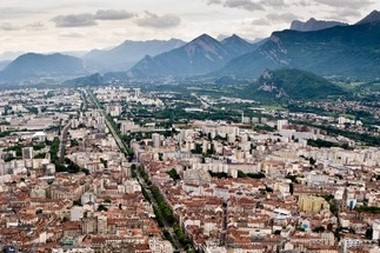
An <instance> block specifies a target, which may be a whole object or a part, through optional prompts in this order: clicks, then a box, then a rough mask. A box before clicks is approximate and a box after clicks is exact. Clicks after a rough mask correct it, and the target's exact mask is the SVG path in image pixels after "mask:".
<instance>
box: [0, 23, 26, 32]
mask: <svg viewBox="0 0 380 253" xmlns="http://www.w3.org/2000/svg"><path fill="white" fill-rule="evenodd" d="M20 29H21V27H18V26H14V25H12V24H11V23H8V22H7V23H2V24H1V25H0V30H2V31H7V32H10V31H17V30H20Z"/></svg>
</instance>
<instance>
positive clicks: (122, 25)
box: [0, 0, 380, 54]
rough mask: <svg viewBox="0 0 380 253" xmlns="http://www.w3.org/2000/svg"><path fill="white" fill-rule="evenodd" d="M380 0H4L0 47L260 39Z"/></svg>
mask: <svg viewBox="0 0 380 253" xmlns="http://www.w3.org/2000/svg"><path fill="white" fill-rule="evenodd" d="M374 9H377V10H380V1H379V0H38V1H37V0H34V1H33V0H1V3H0V34H1V35H0V54H2V53H4V52H8V51H11V52H17V51H28V52H39V53H47V52H62V51H83V50H90V49H94V48H108V47H113V46H116V45H118V44H120V43H122V42H123V41H125V40H151V39H170V38H178V39H182V40H185V41H190V40H191V39H193V38H195V37H197V36H199V35H201V34H203V33H207V34H209V35H211V36H214V37H217V36H219V35H221V34H222V35H231V34H234V33H235V34H238V35H239V36H241V37H243V38H246V39H250V40H255V39H258V38H265V37H267V36H269V35H270V34H271V33H272V32H273V31H278V30H284V29H286V28H289V26H290V23H291V21H292V20H295V19H299V20H304V21H306V20H307V19H309V18H311V17H314V18H317V19H324V20H338V21H343V22H347V23H351V24H352V23H355V22H357V21H358V20H360V19H361V18H362V17H364V16H366V15H367V14H369V13H370V12H371V11H373V10H374Z"/></svg>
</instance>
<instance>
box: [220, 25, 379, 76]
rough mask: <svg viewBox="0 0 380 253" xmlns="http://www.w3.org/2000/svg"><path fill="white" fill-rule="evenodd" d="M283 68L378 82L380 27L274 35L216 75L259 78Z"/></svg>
mask: <svg viewBox="0 0 380 253" xmlns="http://www.w3.org/2000/svg"><path fill="white" fill-rule="evenodd" d="M279 68H297V69H302V70H306V71H310V72H313V73H317V74H318V75H323V76H330V77H339V78H359V79H374V78H378V77H380V23H374V24H363V25H351V26H335V27H332V28H329V29H324V30H319V31H312V32H298V31H292V30H285V31H282V32H274V33H273V34H272V35H271V37H270V38H269V40H268V41H266V42H265V43H264V44H263V45H262V46H260V47H259V48H258V49H257V50H255V51H253V52H251V53H248V54H244V55H242V56H240V57H237V58H235V59H232V60H231V61H230V62H229V63H227V64H226V65H225V66H224V67H223V68H222V69H221V70H219V71H217V72H216V73H215V75H218V76H223V75H231V76H234V77H241V78H257V77H258V76H259V75H260V74H261V73H262V72H263V71H264V70H265V69H279Z"/></svg>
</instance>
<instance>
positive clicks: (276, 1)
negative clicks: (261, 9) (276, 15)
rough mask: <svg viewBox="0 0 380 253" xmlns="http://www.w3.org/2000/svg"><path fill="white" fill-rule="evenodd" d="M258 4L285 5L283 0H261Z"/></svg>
mask: <svg viewBox="0 0 380 253" xmlns="http://www.w3.org/2000/svg"><path fill="white" fill-rule="evenodd" d="M260 4H262V5H266V6H273V7H285V6H286V5H287V4H286V3H285V2H284V0H261V1H260Z"/></svg>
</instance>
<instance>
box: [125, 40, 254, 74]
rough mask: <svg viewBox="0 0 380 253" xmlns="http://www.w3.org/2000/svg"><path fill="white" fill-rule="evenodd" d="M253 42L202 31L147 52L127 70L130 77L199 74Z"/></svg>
mask: <svg viewBox="0 0 380 253" xmlns="http://www.w3.org/2000/svg"><path fill="white" fill-rule="evenodd" d="M253 49H254V46H253V45H251V44H250V43H248V42H246V41H244V40H243V39H241V38H240V37H238V36H237V35H233V36H232V37H230V38H226V39H224V40H223V41H222V42H219V41H217V40H216V39H214V38H212V37H211V36H209V35H207V34H203V35H201V36H199V37H197V38H195V39H194V40H192V41H190V42H189V43H187V44H186V45H184V46H182V47H180V48H177V49H174V50H171V51H169V52H166V53H163V54H160V55H157V56H155V57H150V56H147V57H145V58H144V59H143V60H141V61H140V62H138V63H137V64H136V65H135V66H133V67H132V68H131V70H130V71H129V72H128V74H129V76H130V77H134V78H157V77H188V76H194V75H203V74H206V73H208V72H211V71H214V70H216V69H218V68H221V67H222V66H223V65H224V64H225V63H227V62H228V61H229V60H231V59H232V58H234V57H237V56H238V55H241V54H243V53H246V52H249V51H252V50H253Z"/></svg>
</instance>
